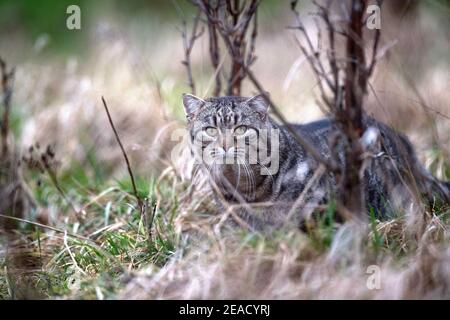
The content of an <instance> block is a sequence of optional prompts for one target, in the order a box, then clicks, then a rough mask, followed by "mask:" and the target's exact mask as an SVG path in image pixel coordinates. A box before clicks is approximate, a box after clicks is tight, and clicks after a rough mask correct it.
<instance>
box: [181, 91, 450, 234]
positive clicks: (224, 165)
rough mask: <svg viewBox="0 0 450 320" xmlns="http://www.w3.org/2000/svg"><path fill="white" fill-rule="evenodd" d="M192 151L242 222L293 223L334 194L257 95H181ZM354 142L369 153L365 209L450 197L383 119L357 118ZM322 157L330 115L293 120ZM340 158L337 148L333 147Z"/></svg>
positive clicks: (382, 214) (332, 181)
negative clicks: (359, 129) (359, 132)
mask: <svg viewBox="0 0 450 320" xmlns="http://www.w3.org/2000/svg"><path fill="white" fill-rule="evenodd" d="M183 105H184V109H185V112H186V118H187V129H188V131H189V135H190V141H191V151H192V154H193V155H194V156H195V157H196V163H197V165H198V166H200V167H201V168H202V170H204V171H205V172H206V173H207V175H208V177H209V180H210V184H211V187H212V189H213V191H214V195H215V198H216V201H217V204H218V206H219V208H221V209H223V210H225V209H226V208H229V206H230V205H232V206H233V207H234V208H236V210H237V212H238V216H239V217H240V219H242V220H243V221H244V222H245V223H246V224H247V225H248V226H249V227H251V228H255V229H264V228H265V227H266V226H270V227H279V226H281V225H283V224H285V223H286V222H287V221H288V222H289V223H291V224H294V225H300V224H301V223H303V222H304V220H305V218H306V217H308V216H309V215H311V214H312V213H313V212H314V211H315V210H316V209H317V208H318V207H320V206H321V205H324V204H326V203H329V202H330V201H333V199H335V197H336V191H337V181H336V177H335V176H334V174H333V173H331V172H329V170H326V169H325V170H324V168H323V167H320V166H319V163H318V162H317V161H316V160H315V158H314V157H313V156H312V155H310V154H309V153H308V152H307V151H306V150H305V149H304V148H303V147H302V146H301V145H300V144H299V143H298V142H297V141H296V140H295V138H294V137H293V136H292V135H291V133H290V132H289V131H288V130H287V129H286V127H284V126H282V125H279V124H277V123H276V122H275V121H273V120H272V119H271V117H270V116H269V114H268V111H269V103H268V102H267V99H266V98H265V96H264V94H260V95H256V96H254V97H236V96H224V97H214V98H209V99H205V100H203V99H201V98H198V97H196V96H194V95H191V94H183ZM363 119H364V120H363V124H364V126H365V128H366V131H365V133H364V135H363V136H362V138H361V143H362V145H363V146H364V147H365V149H366V151H367V153H368V154H369V155H370V156H368V157H367V160H366V161H364V168H363V170H362V172H363V176H362V179H363V186H364V197H365V200H366V204H367V209H368V212H369V211H373V213H374V214H375V215H376V217H377V218H380V219H385V218H388V217H390V216H392V215H393V214H394V213H395V212H397V211H398V210H403V209H405V208H407V206H408V205H411V203H413V199H414V195H415V194H416V195H417V194H419V195H420V196H421V197H424V198H425V199H426V200H427V201H430V202H433V201H436V199H438V200H441V201H444V202H446V203H447V204H448V203H450V183H449V182H444V181H439V180H438V179H436V178H435V177H433V176H432V175H431V174H430V173H429V172H428V171H426V170H425V168H424V167H423V166H422V165H421V164H420V162H419V161H418V159H417V157H416V155H415V151H414V149H413V147H412V145H411V143H410V142H409V140H408V138H407V137H406V136H404V135H402V134H400V133H398V132H396V131H395V130H393V129H392V128H390V127H389V126H387V125H386V124H383V123H381V122H378V121H376V120H375V119H373V118H371V117H369V116H364V118H363ZM293 128H294V129H295V131H296V132H297V134H298V135H300V136H301V137H302V138H303V139H305V140H306V141H307V142H308V143H309V144H310V145H312V146H313V147H314V148H316V149H317V151H319V152H320V154H321V155H322V156H323V157H325V158H330V157H331V155H332V151H333V150H331V147H330V140H331V139H332V137H333V135H335V134H336V132H337V129H336V127H335V125H334V123H333V121H332V120H330V119H323V120H319V121H315V122H312V123H308V124H303V125H298V124H296V125H293ZM335 148H338V151H337V154H338V156H337V158H338V161H339V163H340V164H341V165H342V164H343V147H342V145H339V144H338V145H337V146H335Z"/></svg>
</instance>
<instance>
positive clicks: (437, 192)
mask: <svg viewBox="0 0 450 320" xmlns="http://www.w3.org/2000/svg"><path fill="white" fill-rule="evenodd" d="M433 178H434V177H433ZM431 191H432V193H433V196H434V198H436V197H437V198H439V199H440V200H441V201H443V202H445V203H447V205H449V206H450V181H441V180H438V179H436V178H434V179H433V182H432V184H431Z"/></svg>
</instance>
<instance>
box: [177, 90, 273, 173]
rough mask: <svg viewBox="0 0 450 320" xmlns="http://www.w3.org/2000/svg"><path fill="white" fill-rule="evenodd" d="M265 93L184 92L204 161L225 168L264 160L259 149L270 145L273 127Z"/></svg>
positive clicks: (190, 127)
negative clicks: (213, 94)
mask: <svg viewBox="0 0 450 320" xmlns="http://www.w3.org/2000/svg"><path fill="white" fill-rule="evenodd" d="M266 95H267V94H261V95H257V96H254V97H250V98H245V97H216V98H209V99H201V98H198V97H196V96H193V95H191V94H184V95H183V105H184V109H185V112H186V117H187V120H188V130H189V133H190V136H191V141H192V142H193V146H194V149H196V151H197V155H199V154H200V156H201V159H202V162H203V163H204V164H206V165H207V166H208V167H211V166H213V167H219V168H222V169H223V167H224V166H226V165H231V166H228V169H229V168H230V167H231V168H233V167H234V168H237V167H239V166H240V165H242V163H246V164H247V165H248V164H257V163H258V162H261V161H260V160H258V152H260V151H261V150H262V149H266V148H267V144H268V141H267V139H268V138H267V131H268V130H269V128H270V122H269V116H268V109H269V103H268V101H267V99H266ZM252 161H253V162H254V163H252ZM216 165H218V166H216Z"/></svg>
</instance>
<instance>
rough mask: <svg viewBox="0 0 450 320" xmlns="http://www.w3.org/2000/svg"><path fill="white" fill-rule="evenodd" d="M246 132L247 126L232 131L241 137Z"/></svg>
mask: <svg viewBox="0 0 450 320" xmlns="http://www.w3.org/2000/svg"><path fill="white" fill-rule="evenodd" d="M246 131H247V126H239V127H237V128H236V129H234V133H235V134H237V135H242V134H244V133H245V132H246Z"/></svg>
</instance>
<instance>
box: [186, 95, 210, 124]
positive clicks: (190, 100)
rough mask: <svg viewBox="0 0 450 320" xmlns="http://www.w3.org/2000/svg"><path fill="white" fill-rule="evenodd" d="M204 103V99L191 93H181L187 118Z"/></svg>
mask: <svg viewBox="0 0 450 320" xmlns="http://www.w3.org/2000/svg"><path fill="white" fill-rule="evenodd" d="M204 103H205V100H203V99H201V98H199V97H196V96H194V95H193V94H189V93H183V106H184V111H185V112H186V117H187V118H188V119H189V118H192V117H193V116H194V115H195V114H196V113H197V111H198V110H199V109H200V108H201V106H203V104H204Z"/></svg>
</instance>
